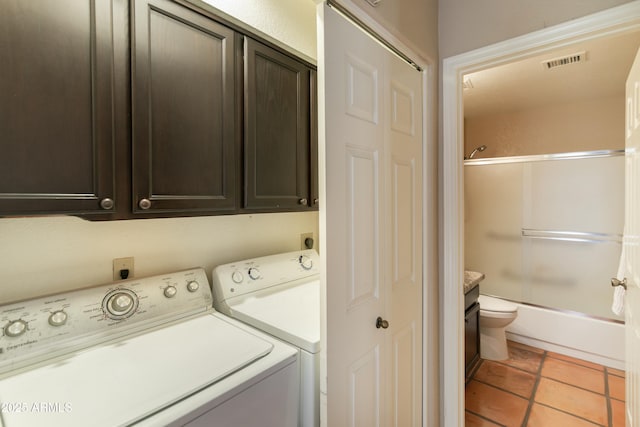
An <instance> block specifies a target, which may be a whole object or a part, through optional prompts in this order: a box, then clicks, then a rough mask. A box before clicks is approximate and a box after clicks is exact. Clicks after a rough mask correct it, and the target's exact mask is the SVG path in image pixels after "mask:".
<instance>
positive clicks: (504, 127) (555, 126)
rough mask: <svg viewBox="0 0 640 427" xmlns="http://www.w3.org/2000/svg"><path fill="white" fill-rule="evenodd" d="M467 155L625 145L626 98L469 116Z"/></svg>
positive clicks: (599, 148)
mask: <svg viewBox="0 0 640 427" xmlns="http://www.w3.org/2000/svg"><path fill="white" fill-rule="evenodd" d="M464 125H465V130H464V135H465V144H464V145H465V150H464V152H465V154H466V155H469V153H470V152H471V150H473V149H474V148H475V147H478V146H481V145H486V146H487V149H486V150H485V151H483V152H482V153H478V154H477V155H476V156H475V158H487V157H505V156H526V155H533V154H549V153H568V152H572V151H593V150H620V149H623V148H624V98H622V97H620V98H618V97H614V98H606V99H598V100H592V101H589V102H581V103H572V104H560V105H551V106H548V107H544V108H536V109H530V110H525V111H516V112H511V113H502V114H492V115H487V116H480V117H474V118H469V119H466V120H465V124H464Z"/></svg>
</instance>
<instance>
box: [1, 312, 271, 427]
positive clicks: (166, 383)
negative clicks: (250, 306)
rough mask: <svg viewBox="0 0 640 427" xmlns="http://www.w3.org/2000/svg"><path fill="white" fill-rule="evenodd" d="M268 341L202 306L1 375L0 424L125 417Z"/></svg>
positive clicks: (267, 348)
mask: <svg viewBox="0 0 640 427" xmlns="http://www.w3.org/2000/svg"><path fill="white" fill-rule="evenodd" d="M272 348H273V345H272V344H271V343H269V342H267V341H265V340H263V339H262V338H259V337H258V336H256V335H253V334H251V333H249V332H246V331H244V330H241V329H240V328H238V327H236V326H233V325H231V324H230V323H229V322H227V321H226V320H222V319H221V318H219V317H217V316H213V315H208V314H207V315H204V316H201V317H197V318H194V319H191V320H188V321H184V322H182V323H178V324H175V325H172V326H168V327H165V328H163V329H158V330H155V331H152V332H149V333H145V334H143V335H139V336H136V337H133V338H129V339H126V340H123V341H119V342H116V343H112V344H104V345H100V346H96V347H93V348H90V349H87V350H85V351H83V352H80V353H76V354H73V355H71V356H69V357H68V358H65V359H63V360H61V361H59V362H57V363H52V364H50V365H46V366H43V367H40V368H36V369H33V370H30V371H26V372H24V373H20V374H17V375H15V376H12V377H8V378H5V379H3V380H0V402H1V403H2V409H3V412H2V421H3V422H4V425H5V427H13V426H24V425H34V426H35V425H64V426H68V427H71V426H81V427H85V426H89V425H90V426H119V425H129V424H131V423H133V422H135V421H139V420H140V419H142V418H144V417H146V416H148V415H150V414H152V413H154V412H156V411H158V410H161V409H162V408H163V407H166V406H169V405H170V404H172V403H174V402H176V401H178V400H181V399H183V398H185V397H187V396H189V395H190V394H193V393H195V392H197V391H199V390H201V389H203V388H205V387H206V386H208V385H210V384H213V383H216V382H218V381H220V380H222V379H224V378H225V377H226V376H228V375H230V374H232V373H233V372H236V371H238V370H240V369H242V368H244V367H245V366H247V365H249V364H251V363H252V362H253V361H255V360H257V359H259V358H261V357H263V356H265V355H267V354H269V353H270V352H271V350H272ZM11 405H13V406H11Z"/></svg>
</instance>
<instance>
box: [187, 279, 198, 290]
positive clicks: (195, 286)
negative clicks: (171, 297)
mask: <svg viewBox="0 0 640 427" xmlns="http://www.w3.org/2000/svg"><path fill="white" fill-rule="evenodd" d="M199 288H200V283H198V282H196V281H195V280H192V281H191V282H189V283H187V290H188V291H189V292H195V291H197V290H198V289H199Z"/></svg>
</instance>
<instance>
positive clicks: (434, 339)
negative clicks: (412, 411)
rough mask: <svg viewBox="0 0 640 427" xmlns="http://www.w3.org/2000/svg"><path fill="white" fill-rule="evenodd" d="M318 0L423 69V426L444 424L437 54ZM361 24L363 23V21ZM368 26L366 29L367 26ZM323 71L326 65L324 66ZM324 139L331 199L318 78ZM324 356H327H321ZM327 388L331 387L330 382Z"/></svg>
mask: <svg viewBox="0 0 640 427" xmlns="http://www.w3.org/2000/svg"><path fill="white" fill-rule="evenodd" d="M313 1H315V2H316V5H317V7H319V8H321V7H322V6H323V4H325V3H327V4H329V6H332V3H338V4H339V6H340V7H342V8H345V9H346V10H347V11H348V12H349V14H351V15H352V17H353V18H355V19H356V20H358V21H359V23H355V22H354V25H356V26H358V27H359V28H360V29H361V30H362V31H364V32H373V33H375V34H376V35H377V36H379V37H380V38H382V39H384V40H385V41H386V42H387V43H389V44H390V45H392V46H393V47H395V49H397V50H398V51H400V52H401V53H402V54H403V55H406V56H407V57H409V58H411V60H412V61H413V62H414V63H415V65H417V66H418V67H420V68H421V71H420V73H421V77H422V94H421V102H422V120H421V125H422V139H423V149H422V177H421V178H422V230H423V235H422V238H421V242H422V260H423V261H422V262H423V277H422V286H423V292H422V337H421V339H422V373H423V375H422V378H421V381H422V402H421V405H422V420H421V423H420V424H421V425H422V426H425V427H426V426H431V425H438V423H439V419H438V416H439V413H440V410H439V395H440V390H439V386H438V385H439V376H440V373H439V362H438V361H439V336H438V330H439V329H438V326H437V325H439V318H438V306H439V298H438V287H437V286H436V283H437V280H438V276H437V271H438V263H437V259H438V238H437V236H438V234H437V233H438V228H437V227H438V200H437V197H438V184H437V179H438V176H437V170H438V154H437V153H438V147H437V141H438V135H437V118H438V116H437V110H436V109H437V107H438V105H437V97H436V94H437V93H438V82H437V78H438V75H437V68H436V67H437V58H436V59H434V58H431V57H425V56H424V55H421V54H420V53H418V52H417V51H416V50H415V49H414V48H412V47H410V46H409V44H408V43H406V42H405V40H402V39H400V38H398V36H397V35H395V34H393V33H391V32H390V31H389V30H388V29H386V28H385V27H384V26H383V25H382V24H380V23H379V22H378V21H376V20H375V19H374V18H373V17H371V16H370V15H369V14H368V13H367V12H366V11H365V10H364V9H362V8H361V7H360V6H359V5H358V4H356V3H355V2H354V1H353V0H333V1H328V0H313ZM317 16H318V17H319V18H318V24H317V25H318V40H320V38H321V32H323V31H324V30H325V29H324V22H323V20H322V19H321V18H320V17H321V16H322V14H321V13H318V14H317ZM359 24H361V25H359ZM363 26H364V27H366V28H363ZM321 51H322V50H321V49H320V48H319V49H318V63H320V61H322V60H324V58H323V55H322V52H321ZM319 68H320V67H319ZM319 72H320V69H319ZM318 81H319V83H318V84H319V86H318V97H319V98H318V103H319V107H318V115H319V117H318V120H319V123H318V124H319V126H318V141H319V147H318V148H319V153H321V156H320V159H319V168H318V169H319V170H318V173H319V191H320V200H321V201H322V200H325V199H326V197H325V191H326V190H325V175H324V174H326V172H327V170H328V168H327V165H326V164H325V162H324V146H323V144H324V139H325V135H324V130H323V127H322V126H323V123H324V116H323V114H324V113H323V112H324V108H322V103H324V96H323V95H322V93H323V92H324V87H321V84H322V83H321V82H322V81H323V79H321V78H320V77H319V78H318ZM325 212H326V207H325V206H324V204H323V203H322V202H321V203H320V206H319V222H320V234H319V236H320V237H319V240H320V248H321V250H322V248H323V247H326V241H324V239H325V238H326V233H325V232H323V228H324V227H325V223H324V219H325ZM320 286H321V291H320V292H321V303H322V306H321V329H322V330H321V332H322V334H321V335H322V336H321V340H322V343H321V345H322V347H323V348H326V316H327V307H326V286H327V284H326V283H324V281H322V280H321V283H320ZM323 356H324V360H321V384H322V382H323V381H325V380H326V354H324V355H323ZM321 359H323V357H321ZM321 388H323V389H324V390H326V384H325V385H323V386H322V387H321ZM326 409H327V408H326V406H325V407H323V408H321V411H326ZM322 418H323V419H321V421H323V422H324V421H326V417H325V416H323V417H322Z"/></svg>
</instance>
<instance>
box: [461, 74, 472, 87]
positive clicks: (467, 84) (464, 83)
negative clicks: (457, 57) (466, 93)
mask: <svg viewBox="0 0 640 427" xmlns="http://www.w3.org/2000/svg"><path fill="white" fill-rule="evenodd" d="M462 88H463V89H473V83H472V82H471V79H470V78H468V77H465V78H464V79H463V80H462Z"/></svg>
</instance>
